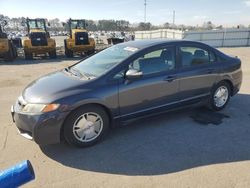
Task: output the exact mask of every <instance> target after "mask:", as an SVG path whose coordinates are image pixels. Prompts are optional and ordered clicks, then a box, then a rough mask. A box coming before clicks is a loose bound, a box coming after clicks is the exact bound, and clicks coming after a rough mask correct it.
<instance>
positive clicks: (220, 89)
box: [209, 81, 231, 111]
mask: <svg viewBox="0 0 250 188" xmlns="http://www.w3.org/2000/svg"><path fill="white" fill-rule="evenodd" d="M230 96H231V89H230V85H229V84H228V83H227V82H224V81H223V82H220V83H219V84H217V85H216V86H215V87H214V88H213V89H212V92H211V97H210V101H209V107H210V108H211V109H212V110H215V111H219V110H222V109H223V108H225V107H226V105H227V103H228V102H229V100H230Z"/></svg>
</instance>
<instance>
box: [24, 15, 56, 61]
mask: <svg viewBox="0 0 250 188" xmlns="http://www.w3.org/2000/svg"><path fill="white" fill-rule="evenodd" d="M25 22H26V25H27V30H28V38H26V39H24V40H23V49H24V55H25V59H33V56H34V55H35V56H36V55H40V54H45V55H47V54H48V55H49V57H50V58H56V57H57V55H56V42H55V40H54V39H52V38H50V34H49V32H48V31H47V27H46V21H45V19H42V18H36V19H29V18H27V19H26V21H25ZM48 25H49V24H48Z"/></svg>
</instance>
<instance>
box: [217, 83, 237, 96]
mask: <svg viewBox="0 0 250 188" xmlns="http://www.w3.org/2000/svg"><path fill="white" fill-rule="evenodd" d="M220 82H226V83H227V84H228V85H229V86H230V90H231V92H230V94H231V95H233V92H234V86H233V83H232V82H231V81H230V80H222V81H220Z"/></svg>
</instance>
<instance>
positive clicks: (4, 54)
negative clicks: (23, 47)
mask: <svg viewBox="0 0 250 188" xmlns="http://www.w3.org/2000/svg"><path fill="white" fill-rule="evenodd" d="M6 25H7V21H6V20H3V21H1V23H0V59H3V60H5V61H13V60H14V59H15V58H16V57H17V50H16V47H15V46H14V44H13V42H12V40H10V39H8V36H7V33H5V32H4V31H3V30H4V26H6Z"/></svg>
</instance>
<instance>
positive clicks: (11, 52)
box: [5, 41, 15, 61]
mask: <svg viewBox="0 0 250 188" xmlns="http://www.w3.org/2000/svg"><path fill="white" fill-rule="evenodd" d="M13 49H14V47H13V44H12V43H11V42H10V41H9V51H8V52H7V55H6V56H5V60H6V61H13V60H14V59H15V52H14V50H13Z"/></svg>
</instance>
